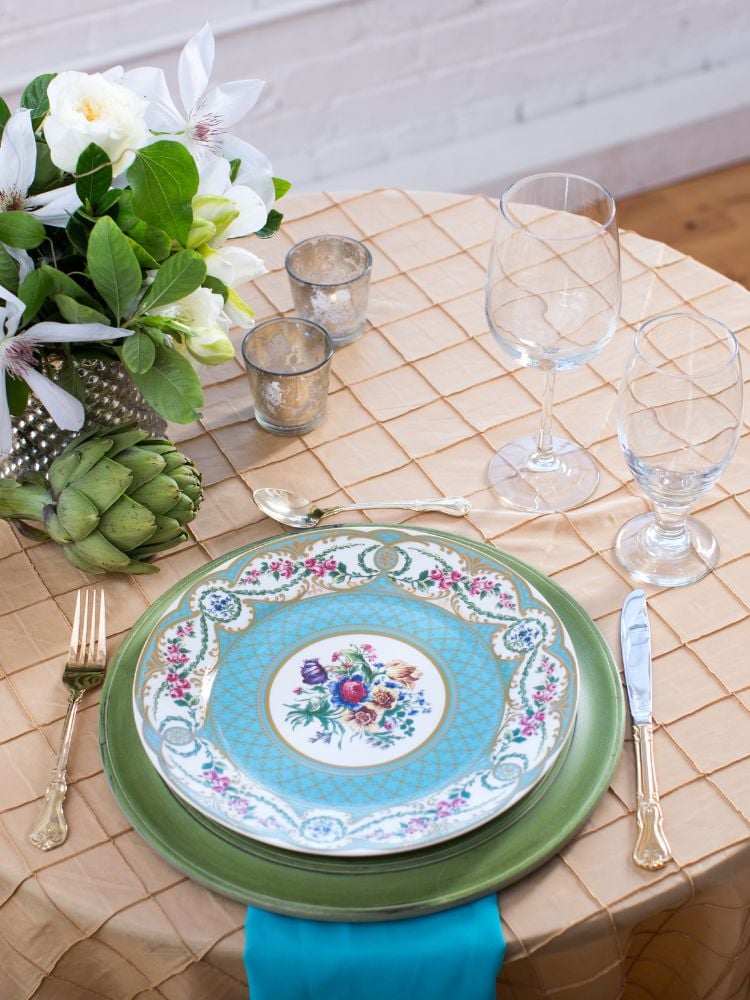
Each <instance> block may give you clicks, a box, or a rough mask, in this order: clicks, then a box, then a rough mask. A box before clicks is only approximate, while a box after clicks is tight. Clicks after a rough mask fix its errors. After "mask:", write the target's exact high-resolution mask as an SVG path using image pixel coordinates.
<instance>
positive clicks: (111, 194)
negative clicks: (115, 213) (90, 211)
mask: <svg viewBox="0 0 750 1000" xmlns="http://www.w3.org/2000/svg"><path fill="white" fill-rule="evenodd" d="M121 198H122V191H121V190H120V189H119V188H112V190H111V191H107V192H106V193H105V194H103V195H102V197H101V198H100V199H99V201H98V202H97V205H96V208H97V211H98V213H99V215H106V214H107V213H108V212H109V210H110V209H112V208H114V207H115V205H117V204H118V202H119V201H120V199H121ZM121 228H122V227H121Z"/></svg>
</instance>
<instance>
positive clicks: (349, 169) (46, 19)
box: [0, 0, 750, 193]
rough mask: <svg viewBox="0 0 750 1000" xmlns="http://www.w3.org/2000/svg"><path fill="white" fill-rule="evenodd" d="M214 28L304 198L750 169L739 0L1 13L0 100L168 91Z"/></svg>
mask: <svg viewBox="0 0 750 1000" xmlns="http://www.w3.org/2000/svg"><path fill="white" fill-rule="evenodd" d="M207 17H208V18H209V19H210V21H211V23H212V25H213V27H214V30H215V32H216V35H217V73H216V78H217V80H222V79H223V80H227V79H234V78H237V77H238V76H259V77H261V78H263V79H265V80H267V81H269V82H268V86H267V87H266V89H265V91H264V93H263V96H262V97H261V101H260V102H259V105H258V106H257V108H256V109H255V111H254V112H253V113H252V114H251V116H250V117H249V118H248V119H246V121H245V124H244V127H243V130H242V131H243V133H244V135H245V136H246V137H247V138H248V139H250V140H251V141H252V142H254V143H255V144H256V145H258V146H259V147H260V148H262V149H263V150H265V151H266V152H267V153H268V154H269V156H271V158H272V160H273V162H274V164H275V166H276V168H277V172H279V173H281V174H283V175H285V176H288V177H290V178H291V179H292V180H293V181H294V182H295V187H297V189H305V188H318V187H329V188H330V187H351V186H377V185H381V184H397V185H398V184H400V185H403V186H412V187H427V188H429V187H443V188H450V189H454V190H459V189H466V190H477V189H485V190H488V191H489V192H491V193H495V192H496V190H497V187H498V186H499V185H500V184H501V183H503V182H504V181H505V180H506V179H507V178H509V177H512V176H515V175H518V174H519V173H525V172H529V171H531V170H534V169H541V168H545V167H549V166H553V165H559V164H567V163H572V162H574V163H575V164H576V166H577V167H578V169H583V170H586V169H587V168H590V169H591V170H592V171H594V170H596V171H598V173H597V176H599V177H600V178H601V179H602V180H603V181H604V182H605V183H607V182H609V183H610V184H611V185H612V186H613V187H614V189H615V190H616V191H617V192H618V193H622V192H623V191H625V190H633V189H637V188H640V187H643V186H648V185H649V184H652V183H656V182H660V181H662V180H665V179H670V178H671V177H676V176H684V175H687V174H690V173H692V172H696V170H700V169H708V168H710V167H713V166H718V165H721V164H722V163H724V162H728V161H730V160H733V159H739V158H743V157H750V129H748V128H738V127H737V121H738V117H737V116H738V115H739V116H740V118H739V120H740V121H742V122H745V121H747V120H748V116H750V58H749V56H748V53H750V2H748V0H210V2H209V0H130V2H129V3H127V4H124V3H122V2H119V3H115V2H113V0H0V18H2V22H0V23H2V26H3V30H2V32H1V33H0V90H1V91H2V92H3V93H4V94H6V95H8V96H13V93H14V91H17V88H18V87H19V85H20V84H21V83H22V82H24V81H25V80H26V79H28V78H30V76H32V75H33V74H34V73H35V72H38V71H43V70H50V69H58V68H71V67H76V68H80V69H89V70H93V69H97V68H102V69H103V68H106V67H108V66H110V65H113V64H114V63H117V62H123V63H124V64H125V65H127V66H133V65H139V64H143V63H148V64H158V65H163V66H164V68H165V69H166V70H167V71H168V73H169V74H172V75H173V74H174V72H175V67H176V59H177V53H178V52H179V48H180V43H181V41H183V40H184V39H186V38H187V37H188V36H189V35H190V34H191V33H192V32H193V31H195V30H196V29H197V28H198V27H200V25H201V24H202V22H203V20H205V19H206V18H207ZM722 116H726V121H727V127H726V128H723V127H722ZM730 125H731V127H730ZM686 127H692V129H691V133H690V134H691V136H692V139H693V141H692V143H691V155H690V156H689V157H686V156H685V155H684V134H685V133H684V130H685V128H686ZM678 129H680V130H682V131H681V132H677V131H675V130H678ZM702 130H703V131H702ZM672 133H673V134H672ZM704 134H705V137H706V141H705V142H704V143H701V141H700V136H701V135H704ZM680 136H682V137H683V138H682V139H681V140H680V141H679V142H678V141H676V140H677V139H678V138H679V137H680ZM644 145H645V148H647V149H648V150H649V155H648V157H645V158H644V156H643V155H642V150H643V148H644ZM644 159H646V160H647V162H645V163H644ZM636 162H637V168H636V166H635V164H636ZM649 164H650V166H649Z"/></svg>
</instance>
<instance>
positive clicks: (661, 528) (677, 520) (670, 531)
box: [651, 503, 690, 556]
mask: <svg viewBox="0 0 750 1000" xmlns="http://www.w3.org/2000/svg"><path fill="white" fill-rule="evenodd" d="M689 509H690V507H689V505H687V506H683V505H680V506H675V505H672V504H663V503H654V524H653V527H652V531H651V541H652V542H654V543H655V544H656V546H657V547H658V549H660V550H661V551H662V552H663V551H664V550H665V549H666V550H668V551H669V552H670V554H672V555H675V556H677V555H680V554H681V553H683V552H686V551H687V550H688V549H689V548H690V535H689V534H688V530H687V515H688V510H689Z"/></svg>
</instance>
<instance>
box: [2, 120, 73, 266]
mask: <svg viewBox="0 0 750 1000" xmlns="http://www.w3.org/2000/svg"><path fill="white" fill-rule="evenodd" d="M35 172H36V139H35V138H34V128H33V126H32V124H31V112H30V111H29V110H28V109H27V108H19V109H18V110H17V111H14V112H13V114H12V115H11V116H10V118H9V119H8V121H7V122H6V125H5V129H4V130H3V137H2V139H1V140H0V211H3V212H12V211H21V212H30V213H31V214H32V215H33V216H34V217H35V218H36V219H39V221H40V222H42V223H44V224H45V225H47V226H67V224H68V222H69V220H70V216H71V215H72V214H73V213H74V212H75V210H76V209H77V208H78V206H79V205H80V204H81V201H80V198H79V197H78V195H77V194H76V189H75V184H68V185H66V186H65V187H60V188H55V189H54V190H53V191H45V192H44V193H43V194H35V195H31V196H29V188H30V187H31V185H32V184H33V183H34V174H35ZM5 249H6V250H7V251H8V253H9V254H10V255H11V257H13V259H14V260H15V261H17V263H18V266H19V279H20V280H21V281H23V279H24V278H25V277H26V275H27V274H28V273H29V271H32V270H33V269H34V265H33V263H32V261H31V257H30V256H29V255H28V253H27V252H26V251H25V250H19V249H17V248H16V247H9V246H5Z"/></svg>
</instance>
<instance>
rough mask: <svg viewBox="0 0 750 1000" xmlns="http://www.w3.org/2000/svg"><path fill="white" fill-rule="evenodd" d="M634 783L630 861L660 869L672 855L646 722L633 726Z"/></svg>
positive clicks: (652, 737) (651, 738)
mask: <svg viewBox="0 0 750 1000" xmlns="http://www.w3.org/2000/svg"><path fill="white" fill-rule="evenodd" d="M633 741H634V743H635V767H636V782H637V810H636V821H637V823H638V837H637V838H636V842H635V847H634V849H633V861H635V863H636V864H637V865H638V866H639V867H640V868H647V869H648V870H649V871H654V870H655V869H657V868H663V867H664V865H666V863H667V862H668V861H669V860H670V858H671V857H672V851H671V850H670V847H669V844H668V842H667V838H666V836H665V835H664V822H663V817H662V812H661V805H660V803H659V790H658V788H657V786H656V769H655V767H654V731H653V729H652V727H651V726H650V725H648V724H641V725H635V726H633Z"/></svg>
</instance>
